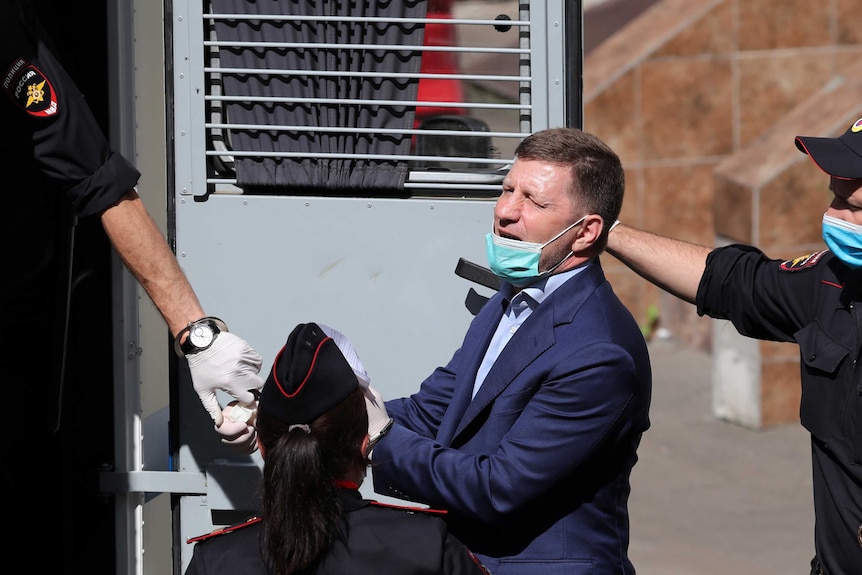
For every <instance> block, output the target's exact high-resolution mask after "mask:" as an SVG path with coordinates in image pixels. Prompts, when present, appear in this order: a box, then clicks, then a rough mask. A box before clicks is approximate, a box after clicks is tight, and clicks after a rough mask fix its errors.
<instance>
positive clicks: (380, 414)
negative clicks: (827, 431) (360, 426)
mask: <svg viewBox="0 0 862 575" xmlns="http://www.w3.org/2000/svg"><path fill="white" fill-rule="evenodd" d="M359 386H360V387H361V388H362V391H363V392H364V394H365V410H366V411H368V438H369V439H368V451H371V450H372V449H373V448H374V445H375V444H376V443H377V442H378V441H380V439H381V438H382V437H383V436H384V435H386V434H387V433H389V428H391V427H392V423H393V420H392V418H391V417H389V414H388V413H387V412H386V405H385V404H384V403H383V396H381V395H380V392H379V391H377V390H376V389H374V388H373V387H371V385H370V384H369V385H368V386H364V385H362V384H361V383H360V385H359Z"/></svg>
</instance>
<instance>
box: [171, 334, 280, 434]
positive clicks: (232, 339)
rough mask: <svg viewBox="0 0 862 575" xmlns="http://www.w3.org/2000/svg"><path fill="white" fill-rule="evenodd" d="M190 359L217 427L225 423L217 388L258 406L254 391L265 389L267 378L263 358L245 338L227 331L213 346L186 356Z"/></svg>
mask: <svg viewBox="0 0 862 575" xmlns="http://www.w3.org/2000/svg"><path fill="white" fill-rule="evenodd" d="M186 360H187V361H188V364H189V371H191V374H192V383H193V384H194V388H195V391H196V392H197V393H198V396H199V397H200V399H201V403H202V404H203V406H204V408H206V410H207V412H209V414H210V417H211V418H212V420H213V422H215V425H216V428H219V427H221V426H222V423H223V422H224V416H223V415H222V410H221V407H220V406H219V403H218V399H217V398H216V393H215V392H216V390H217V389H220V390H222V391H224V392H226V393H227V394H228V395H230V396H231V397H233V398H234V399H236V400H237V401H238V402H239V403H240V404H242V405H244V406H247V407H254V406H256V396H255V393H253V392H258V391H260V390H261V388H263V384H264V380H263V378H262V377H260V376H259V375H258V373H260V367H261V365H262V364H263V360H262V359H261V357H260V355H259V354H258V353H257V352H256V351H255V350H254V349H252V347H251V346H250V345H249V344H248V342H246V341H245V340H244V339H242V338H240V337H237V336H236V335H234V334H232V333H230V332H226V331H223V332H221V333H220V334H219V335H218V337H217V338H216V340H215V341H214V342H213V344H212V345H211V346H210V347H209V348H207V349H205V350H203V351H201V352H198V353H193V354H191V355H188V356H186Z"/></svg>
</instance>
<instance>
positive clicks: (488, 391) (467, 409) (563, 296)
mask: <svg viewBox="0 0 862 575" xmlns="http://www.w3.org/2000/svg"><path fill="white" fill-rule="evenodd" d="M603 281H604V273H603V271H602V269H601V266H600V265H599V262H598V260H595V261H593V263H592V265H590V267H589V268H587V269H585V270H583V271H582V272H581V273H579V274H578V275H577V276H576V277H574V278H571V279H570V280H569V281H567V282H566V283H564V284H563V285H561V286H560V287H559V288H558V289H557V291H555V292H554V293H553V294H551V297H550V298H549V299H547V300H545V301H544V302H542V304H541V305H539V307H537V308H536V310H535V311H534V312H533V313H532V314H531V315H530V317H529V318H527V321H526V322H524V325H522V326H521V328H520V329H519V330H518V331H517V332H515V334H514V335H513V336H512V339H511V340H509V343H508V344H506V347H505V348H504V349H503V352H502V353H501V354H500V356H499V357H498V358H497V361H496V362H495V363H494V365H493V367H492V368H491V370H490V371H489V372H488V375H487V376H486V377H485V381H484V382H483V383H482V387H480V388H479V391H478V392H477V393H476V397H475V398H473V400H472V401H470V395H471V394H472V391H473V380H475V378H476V372H477V371H478V370H479V364H480V363H481V361H482V358H483V357H484V354H485V350H487V348H488V343H489V342H490V340H491V335H492V334H488V335H487V337H485V338H482V339H483V340H484V343H483V345H482V346H481V347H479V349H473V357H471V363H470V370H469V371H467V372H466V374H468V376H469V377H470V378H472V379H470V381H469V383H466V382H461V383H459V384H458V391H457V392H456V397H455V398H454V399H455V401H453V406H452V407H450V408H449V410H448V411H447V413H446V417H445V418H444V422H447V423H449V424H450V425H451V423H452V421H453V420H451V419H450V418H449V416H450V414H451V415H452V417H453V418H454V417H456V416H457V417H458V419H456V420H454V421H457V422H458V424H457V427H455V429H454V432H453V433H451V435H449V434H448V433H447V443H445V444H444V445H450V444H451V442H452V441H454V439H455V438H457V437H458V435H459V434H460V433H461V432H462V431H464V429H466V427H467V426H468V425H470V423H471V422H472V421H473V420H474V419H475V418H476V416H478V415H479V414H480V413H481V412H482V410H484V409H485V408H486V407H488V405H489V404H490V403H491V402H492V401H494V399H495V398H496V397H497V396H498V395H500V393H502V392H503V390H505V389H506V388H507V387H508V386H509V384H511V383H512V381H514V380H515V379H516V378H517V377H518V375H519V374H520V373H521V372H522V371H523V370H524V369H525V368H526V367H527V366H528V365H530V363H532V362H533V361H535V360H536V358H538V357H539V356H541V355H542V354H543V353H544V352H545V351H546V350H547V349H548V348H550V347H551V346H552V345H553V344H554V342H555V341H556V336H555V333H554V329H555V327H556V326H558V325H561V324H564V323H571V321H572V320H573V318H574V316H575V313H576V312H577V310H578V309H579V308H580V307H581V305H583V303H584V301H585V300H586V299H587V297H588V296H589V295H590V294H591V293H593V291H595V289H596V288H597V287H598V286H599V285H600V284H601V283H602V282H603ZM492 301H493V300H492ZM487 307H488V306H486V308H487ZM500 311H501V310H500ZM500 315H501V313H497V314H496V315H495V316H494V319H493V323H492V325H491V327H490V328H489V327H488V326H487V324H483V325H485V327H484V328H480V329H485V330H486V331H488V332H493V330H494V329H495V328H496V326H497V323H499V320H500ZM465 341H466V338H465ZM460 377H461V376H460V375H459V378H460ZM465 402H466V403H465ZM456 403H457V409H453V408H455V407H456V406H455V404H456ZM461 414H463V415H461ZM442 429H443V427H442V426H441V431H442Z"/></svg>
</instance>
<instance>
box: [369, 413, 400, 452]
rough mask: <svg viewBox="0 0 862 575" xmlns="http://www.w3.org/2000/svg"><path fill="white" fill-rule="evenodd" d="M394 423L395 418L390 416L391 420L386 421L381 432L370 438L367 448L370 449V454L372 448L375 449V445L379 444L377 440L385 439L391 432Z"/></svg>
mask: <svg viewBox="0 0 862 575" xmlns="http://www.w3.org/2000/svg"><path fill="white" fill-rule="evenodd" d="M393 423H395V420H394V419H392V418H391V417H390V418H389V421H388V422H386V425H384V426H383V429H381V430H380V431H379V432H377V433H376V434H375V435H374V437H369V438H368V448H367V450H368V453H369V455H370V454H371V450H372V449H374V446H375V445H377V442H378V441H380V440H381V439H383V438H384V437H386V434H387V433H389V430H390V429H392V424H393Z"/></svg>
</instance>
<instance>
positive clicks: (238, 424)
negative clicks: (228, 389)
mask: <svg viewBox="0 0 862 575" xmlns="http://www.w3.org/2000/svg"><path fill="white" fill-rule="evenodd" d="M255 415H256V411H255V409H251V408H248V407H245V406H243V405H241V404H240V403H239V402H237V401H231V402H230V403H229V404H228V405H227V407H225V408H224V410H223V411H222V416H223V418H224V421H222V424H221V425H217V426H216V428H215V430H216V431H217V432H218V433H219V435H222V436H223V437H222V440H221V442H222V443H224V444H226V445H227V446H228V447H230V448H231V449H232V450H233V451H235V452H237V453H240V454H244V455H249V454H252V453H254V452H255V451H257V431H256V430H255V428H254V419H255Z"/></svg>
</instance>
